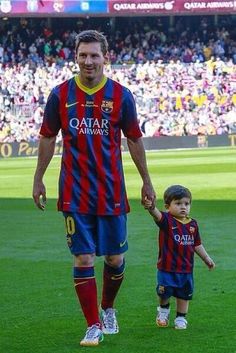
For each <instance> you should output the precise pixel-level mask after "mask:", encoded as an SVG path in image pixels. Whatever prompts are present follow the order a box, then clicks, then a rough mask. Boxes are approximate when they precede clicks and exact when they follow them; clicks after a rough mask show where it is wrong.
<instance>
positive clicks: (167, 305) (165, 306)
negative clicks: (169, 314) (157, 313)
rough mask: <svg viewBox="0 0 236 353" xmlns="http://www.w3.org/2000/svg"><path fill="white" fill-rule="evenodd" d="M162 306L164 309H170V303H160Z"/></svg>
mask: <svg viewBox="0 0 236 353" xmlns="http://www.w3.org/2000/svg"><path fill="white" fill-rule="evenodd" d="M160 307H161V308H162V309H169V307H170V303H168V304H164V305H162V304H160Z"/></svg>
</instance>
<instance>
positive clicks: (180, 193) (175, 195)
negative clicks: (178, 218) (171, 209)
mask: <svg viewBox="0 0 236 353" xmlns="http://www.w3.org/2000/svg"><path fill="white" fill-rule="evenodd" d="M183 197H187V198H188V199H189V200H190V203H191V201H192V194H191V192H190V191H189V189H187V188H186V187H185V186H182V185H171V186H170V187H168V188H167V189H166V191H165V192H164V202H165V204H166V205H170V203H171V201H173V200H180V199H182V198H183Z"/></svg>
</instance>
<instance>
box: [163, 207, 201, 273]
mask: <svg viewBox="0 0 236 353" xmlns="http://www.w3.org/2000/svg"><path fill="white" fill-rule="evenodd" d="M161 214H162V218H161V220H160V221H159V222H158V221H156V224H157V225H158V227H159V228H160V230H159V255H158V262H157V268H158V269H159V270H162V271H166V272H178V273H192V271H193V265H194V249H195V247H196V246H198V245H201V238H200V234H199V229H198V224H197V222H196V220H194V219H192V218H189V219H188V220H187V222H186V223H182V222H181V221H179V220H177V219H176V218H174V217H173V216H172V215H171V214H170V213H169V212H161Z"/></svg>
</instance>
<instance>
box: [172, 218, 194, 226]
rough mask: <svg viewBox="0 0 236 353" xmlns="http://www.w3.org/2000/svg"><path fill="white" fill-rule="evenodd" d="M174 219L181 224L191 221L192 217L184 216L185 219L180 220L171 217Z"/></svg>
mask: <svg viewBox="0 0 236 353" xmlns="http://www.w3.org/2000/svg"><path fill="white" fill-rule="evenodd" d="M173 218H174V219H176V220H177V221H178V222H180V223H182V224H188V223H190V222H191V220H192V218H189V217H186V218H185V220H180V219H178V218H176V217H173Z"/></svg>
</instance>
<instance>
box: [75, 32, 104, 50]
mask: <svg viewBox="0 0 236 353" xmlns="http://www.w3.org/2000/svg"><path fill="white" fill-rule="evenodd" d="M94 42H97V43H100V44H101V50H102V53H103V55H106V53H107V52H108V43H107V39H106V37H105V36H104V35H103V33H101V32H98V31H95V30H93V29H89V30H86V31H82V32H80V33H79V34H78V35H77V36H76V38H75V52H77V50H78V47H79V45H80V43H94Z"/></svg>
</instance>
